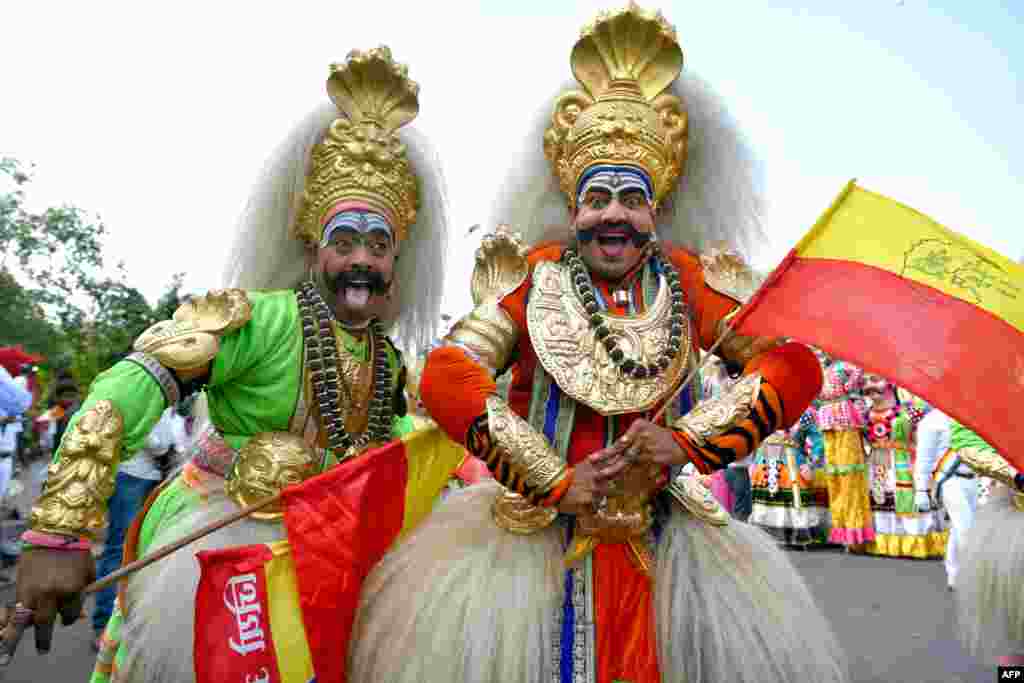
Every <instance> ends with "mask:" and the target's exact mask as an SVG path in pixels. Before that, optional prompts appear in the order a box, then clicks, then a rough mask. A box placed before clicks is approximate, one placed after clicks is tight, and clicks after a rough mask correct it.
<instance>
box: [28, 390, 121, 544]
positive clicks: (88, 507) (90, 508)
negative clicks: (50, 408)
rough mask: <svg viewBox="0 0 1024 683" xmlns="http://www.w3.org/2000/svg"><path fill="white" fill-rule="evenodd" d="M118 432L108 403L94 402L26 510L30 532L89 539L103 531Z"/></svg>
mask: <svg viewBox="0 0 1024 683" xmlns="http://www.w3.org/2000/svg"><path fill="white" fill-rule="evenodd" d="M123 433H124V420H123V419H122V418H121V414H120V413H119V412H118V411H117V408H115V407H114V404H113V403H111V402H110V401H100V402H99V403H97V404H96V405H94V406H93V407H92V408H90V409H89V410H87V411H86V412H85V413H83V414H82V416H81V417H80V418H78V422H76V423H75V426H74V427H72V428H71V430H70V431H69V432H68V433H67V434H66V435H65V436H64V440H63V442H62V448H61V452H60V457H59V458H58V459H57V460H55V461H54V462H52V463H51V464H50V467H49V470H48V471H47V479H46V486H45V487H44V488H43V494H42V495H41V496H39V499H38V500H37V501H36V503H35V505H34V506H32V515H31V517H30V518H29V526H30V527H31V528H33V529H35V530H36V531H42V532H46V533H50V534H61V535H64V536H86V537H88V538H90V539H95V538H96V534H97V533H99V532H100V531H102V530H103V529H105V528H106V526H107V499H109V498H110V496H112V495H114V476H115V474H116V471H117V463H118V461H119V460H120V459H121V438H122V436H123Z"/></svg>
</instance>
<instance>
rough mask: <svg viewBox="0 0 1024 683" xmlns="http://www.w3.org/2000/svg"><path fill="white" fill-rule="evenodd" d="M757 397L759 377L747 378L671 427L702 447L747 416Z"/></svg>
mask: <svg viewBox="0 0 1024 683" xmlns="http://www.w3.org/2000/svg"><path fill="white" fill-rule="evenodd" d="M760 393H761V375H759V374H757V373H753V374H750V375H746V376H744V377H743V378H742V379H740V380H739V381H737V382H736V383H735V384H733V385H732V386H731V387H729V388H728V389H727V390H726V391H723V392H722V393H721V394H719V395H718V396H716V397H715V398H709V399H705V400H703V401H701V402H700V403H698V404H697V405H696V406H695V407H694V408H693V410H691V411H690V412H688V413H687V414H686V415H683V416H682V417H681V418H679V419H678V420H676V421H675V423H674V424H673V425H672V426H673V427H674V428H675V429H678V430H679V431H681V432H683V433H684V434H686V435H687V436H689V437H690V438H691V439H693V440H694V442H695V443H696V444H697V445H699V446H704V445H706V444H707V442H708V440H710V439H713V438H715V437H716V436H721V435H722V434H724V433H725V432H726V431H727V430H728V429H729V428H730V427H732V426H734V425H736V424H737V423H739V422H740V421H741V420H743V419H745V418H746V417H747V416H749V415H750V411H751V410H753V409H754V404H755V403H756V402H757V397H758V395H759V394H760Z"/></svg>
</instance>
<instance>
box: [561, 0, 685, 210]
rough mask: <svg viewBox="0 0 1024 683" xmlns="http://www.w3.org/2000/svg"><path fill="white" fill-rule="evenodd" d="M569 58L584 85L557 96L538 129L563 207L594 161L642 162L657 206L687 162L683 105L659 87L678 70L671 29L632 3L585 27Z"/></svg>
mask: <svg viewBox="0 0 1024 683" xmlns="http://www.w3.org/2000/svg"><path fill="white" fill-rule="evenodd" d="M570 63H571V65H572V71H573V75H574V76H575V77H576V80H577V81H578V82H579V83H580V85H582V86H583V90H572V91H569V92H566V93H563V94H562V95H561V96H559V97H558V99H556V100H555V108H554V113H553V114H552V117H551V125H550V126H548V129H547V131H546V132H545V135H544V153H545V156H547V158H548V161H550V162H551V165H552V168H553V171H554V173H555V175H556V176H557V177H558V180H559V184H560V186H561V188H562V191H563V192H564V193H565V194H566V195H567V197H568V200H569V208H570V209H574V208H575V206H576V188H577V185H578V182H579V179H580V177H581V176H582V175H583V173H584V172H586V170H587V169H588V168H590V167H591V166H594V165H596V164H611V165H626V166H635V167H639V168H641V169H642V170H644V171H645V172H646V173H647V174H648V175H649V176H650V178H651V181H652V184H653V186H654V187H653V189H654V200H655V203H656V204H657V203H658V202H660V201H661V200H662V199H663V198H664V197H666V196H667V195H668V194H669V193H670V192H671V191H672V189H673V188H674V187H675V185H676V183H677V182H678V180H679V178H680V176H681V175H682V169H683V164H684V162H685V161H686V126H687V117H686V110H685V107H684V105H683V102H682V101H681V100H680V99H679V98H678V97H676V96H674V95H672V94H669V93H666V92H665V91H666V90H667V89H668V88H669V86H670V85H672V82H673V81H675V80H676V78H678V76H679V74H680V73H681V72H682V69H683V52H682V49H681V48H680V47H679V43H678V42H677V40H676V32H675V29H674V28H673V27H672V26H671V24H669V23H668V22H667V21H666V20H665V18H664V17H663V16H662V15H661V13H660V12H654V11H649V10H644V9H642V8H640V7H639V6H637V5H636V4H635V3H633V2H630V3H629V5H627V6H626V7H625V8H623V9H620V10H617V11H614V12H602V13H601V14H599V15H598V16H597V18H596V19H595V20H594V21H593V22H591V23H590V24H587V25H586V26H585V27H584V28H583V31H582V32H581V35H580V39H579V40H578V41H577V42H576V45H575V46H574V47H573V50H572V56H571V58H570Z"/></svg>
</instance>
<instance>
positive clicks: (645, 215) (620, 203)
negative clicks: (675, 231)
mask: <svg viewBox="0 0 1024 683" xmlns="http://www.w3.org/2000/svg"><path fill="white" fill-rule="evenodd" d="M579 187H580V194H579V199H578V202H577V206H576V213H575V215H574V217H573V227H574V228H575V233H576V238H577V240H578V241H579V252H580V256H581V258H582V259H583V262H584V263H585V264H586V265H587V266H588V267H589V268H590V270H591V271H592V272H593V273H594V274H595V275H597V276H598V277H600V278H602V279H604V280H607V281H609V282H616V281H618V280H619V279H620V278H622V277H623V276H624V275H626V274H627V273H628V272H629V271H631V270H632V269H633V267H634V266H636V264H637V263H639V262H640V260H641V259H642V258H643V254H644V253H645V251H644V247H645V245H647V244H648V243H649V242H650V241H651V240H653V239H654V238H655V233H654V208H653V204H652V202H651V193H650V182H649V179H648V178H647V176H646V175H645V174H644V173H643V172H642V171H640V170H639V169H636V168H632V167H627V166H597V167H594V168H592V169H591V170H589V171H587V173H585V174H584V175H583V177H582V178H581V179H580V184H579Z"/></svg>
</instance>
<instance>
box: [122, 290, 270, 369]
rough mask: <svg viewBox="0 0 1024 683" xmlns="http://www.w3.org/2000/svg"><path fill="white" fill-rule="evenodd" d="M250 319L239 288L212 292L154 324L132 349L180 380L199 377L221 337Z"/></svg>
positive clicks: (245, 298) (243, 296) (247, 303)
mask: <svg viewBox="0 0 1024 683" xmlns="http://www.w3.org/2000/svg"><path fill="white" fill-rule="evenodd" d="M251 318H252V304H251V303H250V301H249V297H248V296H246V293H245V292H244V291H243V290H241V289H225V290H217V291H212V292H210V293H209V294H207V295H205V296H201V297H197V298H194V299H192V300H191V301H189V302H188V303H186V304H182V305H181V306H180V307H179V308H178V310H177V311H175V312H174V317H173V318H172V319H171V320H165V321H163V322H159V323H156V324H155V325H153V326H152V327H150V328H149V329H148V330H146V331H145V332H143V333H142V335H141V336H140V337H139V338H138V339H137V340H136V341H135V347H134V348H135V350H136V351H140V352H142V353H145V354H147V355H149V356H151V357H153V358H155V359H156V360H157V361H158V362H159V363H160V364H161V365H163V366H165V367H168V368H171V369H172V370H174V371H175V372H177V374H178V376H179V377H180V378H181V379H183V380H189V379H192V378H194V377H197V376H199V375H201V374H202V373H203V372H204V371H205V370H206V368H207V367H208V366H209V363H210V361H211V360H213V358H214V356H216V355H217V352H218V351H219V350H220V338H221V336H223V335H225V334H227V333H229V332H233V331H234V330H237V329H239V328H240V327H242V326H243V325H245V324H246V323H247V322H249V320H250V319H251Z"/></svg>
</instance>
